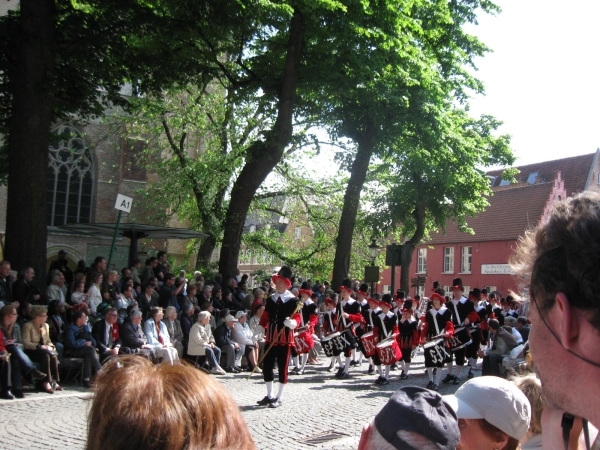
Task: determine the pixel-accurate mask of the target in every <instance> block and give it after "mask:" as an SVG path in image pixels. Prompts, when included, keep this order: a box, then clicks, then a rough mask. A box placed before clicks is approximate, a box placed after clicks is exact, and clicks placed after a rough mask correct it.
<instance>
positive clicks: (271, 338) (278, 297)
mask: <svg viewBox="0 0 600 450" xmlns="http://www.w3.org/2000/svg"><path fill="white" fill-rule="evenodd" d="M291 277H292V271H291V270H290V268H289V267H286V266H283V267H282V268H281V269H280V270H279V272H278V273H277V274H276V275H273V277H272V279H271V281H272V282H273V283H274V284H275V292H274V293H273V295H271V297H269V299H268V300H267V303H266V305H265V311H264V312H263V315H262V317H261V318H260V323H259V325H260V326H261V327H262V328H264V330H265V341H266V344H265V348H266V349H267V350H265V356H264V357H263V378H264V380H265V383H266V385H267V395H266V396H265V397H264V398H263V399H262V400H259V401H258V402H257V403H258V404H259V405H262V406H265V405H268V406H269V407H270V408H277V407H278V406H281V398H282V395H283V388H284V387H285V385H286V383H287V380H288V365H289V361H290V351H291V349H292V347H293V346H294V345H295V344H294V329H295V328H296V327H297V326H298V323H299V322H300V321H301V318H300V314H299V313H298V311H299V310H300V308H301V302H300V301H299V300H298V299H297V298H296V297H294V296H293V295H292V293H291V292H290V291H288V289H289V288H290V287H291V285H292V283H291V281H290V278H291ZM275 362H277V369H278V372H279V391H278V394H277V396H275V397H273V379H274V376H273V368H274V367H275Z"/></svg>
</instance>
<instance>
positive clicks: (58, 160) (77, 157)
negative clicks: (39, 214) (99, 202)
mask: <svg viewBox="0 0 600 450" xmlns="http://www.w3.org/2000/svg"><path fill="white" fill-rule="evenodd" d="M52 134H53V135H54V136H53V139H52V142H53V143H52V144H51V145H50V147H49V161H48V225H50V226H59V225H65V224H67V223H90V222H91V220H92V194H93V190H94V176H95V167H94V159H93V158H92V153H91V151H90V149H89V147H88V146H87V143H86V142H85V140H84V139H83V136H82V135H81V134H80V133H79V132H78V131H77V130H76V129H75V128H74V127H73V126H72V125H70V124H68V123H66V124H63V125H61V126H59V127H57V128H55V129H54V130H53V131H52Z"/></svg>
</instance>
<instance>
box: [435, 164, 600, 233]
mask: <svg viewBox="0 0 600 450" xmlns="http://www.w3.org/2000/svg"><path fill="white" fill-rule="evenodd" d="M590 165H591V162H590ZM551 181H552V180H551ZM566 184H567V180H565V186H566ZM553 186H554V183H553V182H549V183H541V184H533V185H531V184H524V185H523V184H520V185H519V184H517V185H511V186H506V188H504V189H501V190H496V189H494V195H493V196H492V197H488V202H489V203H490V206H488V207H487V209H486V210H485V211H484V212H482V213H481V214H479V215H477V216H476V217H471V218H467V224H468V225H469V227H471V228H472V229H473V231H475V235H471V234H468V233H461V232H460V231H458V227H457V226H456V224H454V223H447V224H446V232H445V234H443V233H442V232H439V233H432V234H431V240H430V241H428V242H427V244H450V243H461V242H482V241H504V240H513V239H517V238H518V237H519V236H521V235H522V234H523V232H524V231H525V230H526V229H528V228H530V227H534V226H536V225H537V223H538V221H539V220H540V218H541V216H542V213H543V211H544V207H545V206H546V202H547V201H548V199H549V198H550V193H551V192H552V188H553Z"/></svg>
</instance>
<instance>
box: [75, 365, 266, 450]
mask: <svg viewBox="0 0 600 450" xmlns="http://www.w3.org/2000/svg"><path fill="white" fill-rule="evenodd" d="M182 386H183V387H184V389H182ZM95 388H96V392H95V395H94V399H93V401H92V407H91V409H90V413H89V415H88V438H87V446H86V449H87V450H108V449H110V450H130V449H133V448H143V449H146V450H184V449H185V450H192V449H200V448H202V449H211V450H226V449H232V448H235V449H239V450H254V449H256V446H255V445H254V441H253V440H252V436H251V435H250V432H249V430H248V427H247V425H246V423H245V422H244V419H243V418H242V415H241V414H240V410H239V408H238V406H237V405H236V404H235V402H234V401H233V399H232V398H231V396H230V395H229V393H228V392H227V391H226V390H225V388H223V387H222V386H221V385H220V384H219V383H218V382H216V381H213V380H212V379H211V378H210V376H208V375H206V374H204V373H203V372H201V371H199V370H196V369H194V368H193V367H191V366H189V365H176V366H170V365H166V364H160V365H157V366H153V365H152V363H150V362H149V361H148V360H146V359H145V358H137V357H135V356H125V357H122V358H116V359H114V360H111V361H109V362H108V363H107V364H106V365H105V366H104V367H103V369H102V372H101V373H100V374H99V375H98V377H97V378H96V382H95ZM190 393H193V395H190ZM123 430H127V432H126V433H124V432H123Z"/></svg>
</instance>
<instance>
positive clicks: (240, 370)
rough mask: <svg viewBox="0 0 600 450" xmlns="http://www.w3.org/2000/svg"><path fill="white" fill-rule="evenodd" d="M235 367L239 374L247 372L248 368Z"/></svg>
mask: <svg viewBox="0 0 600 450" xmlns="http://www.w3.org/2000/svg"><path fill="white" fill-rule="evenodd" d="M233 367H235V368H236V369H237V370H238V372H243V371H244V370H246V368H244V367H240V366H233Z"/></svg>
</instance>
